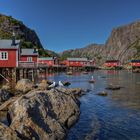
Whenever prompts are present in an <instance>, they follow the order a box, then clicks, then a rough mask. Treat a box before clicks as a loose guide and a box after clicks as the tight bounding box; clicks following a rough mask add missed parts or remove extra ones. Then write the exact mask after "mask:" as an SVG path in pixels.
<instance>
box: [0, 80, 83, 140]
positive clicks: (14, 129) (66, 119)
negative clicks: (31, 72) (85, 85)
mask: <svg viewBox="0 0 140 140" xmlns="http://www.w3.org/2000/svg"><path fill="white" fill-rule="evenodd" d="M47 85H48V84H47V81H45V80H44V81H43V82H42V83H40V84H39V85H38V86H37V87H36V86H34V85H33V84H32V83H31V82H30V81H29V80H27V79H22V80H20V81H19V82H18V83H17V85H16V88H15V92H14V93H11V92H10V91H9V88H8V86H5V87H3V89H1V91H0V99H1V100H0V104H1V106H0V113H1V112H3V111H5V112H6V119H7V122H8V123H7V124H4V123H3V122H0V139H1V140H5V139H6V140H12V139H13V140H25V139H26V140H63V139H65V138H66V135H67V132H68V129H69V128H70V127H71V126H72V125H74V124H75V123H76V121H77V120H78V118H79V115H80V108H79V107H80V102H79V100H78V97H79V96H81V95H83V93H84V91H83V90H82V89H79V88H76V89H71V88H69V89H68V88H63V87H56V88H53V89H49V90H48V89H47Z"/></svg>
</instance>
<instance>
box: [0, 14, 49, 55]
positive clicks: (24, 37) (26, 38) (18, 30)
mask: <svg viewBox="0 0 140 140" xmlns="http://www.w3.org/2000/svg"><path fill="white" fill-rule="evenodd" d="M13 31H14V32H15V34H16V39H20V40H21V47H22V48H34V47H36V48H38V50H39V54H40V55H41V56H51V54H48V51H46V50H44V48H43V46H42V44H41V42H40V40H39V37H38V36H37V34H36V32H35V31H34V30H32V29H30V28H28V27H27V26H26V25H24V24H23V22H22V21H19V20H16V19H14V18H13V17H11V16H5V15H2V14H0V39H11V37H12V33H13Z"/></svg>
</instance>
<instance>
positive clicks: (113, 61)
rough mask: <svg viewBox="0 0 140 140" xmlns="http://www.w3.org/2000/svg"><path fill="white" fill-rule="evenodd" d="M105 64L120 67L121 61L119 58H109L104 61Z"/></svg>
mask: <svg viewBox="0 0 140 140" xmlns="http://www.w3.org/2000/svg"><path fill="white" fill-rule="evenodd" d="M104 66H106V67H119V66H120V61H119V60H107V61H106V62H105V63H104Z"/></svg>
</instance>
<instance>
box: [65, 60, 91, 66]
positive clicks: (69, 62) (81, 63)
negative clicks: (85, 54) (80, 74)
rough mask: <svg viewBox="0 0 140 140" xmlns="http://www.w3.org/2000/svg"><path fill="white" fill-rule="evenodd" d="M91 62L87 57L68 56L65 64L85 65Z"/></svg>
mask: <svg viewBox="0 0 140 140" xmlns="http://www.w3.org/2000/svg"><path fill="white" fill-rule="evenodd" d="M89 64H90V62H89V61H88V59H87V58H67V60H65V65H66V66H68V67H84V66H87V65H89Z"/></svg>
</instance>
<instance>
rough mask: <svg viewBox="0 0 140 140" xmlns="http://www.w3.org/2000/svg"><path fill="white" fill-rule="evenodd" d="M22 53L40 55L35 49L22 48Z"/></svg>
mask: <svg viewBox="0 0 140 140" xmlns="http://www.w3.org/2000/svg"><path fill="white" fill-rule="evenodd" d="M21 55H34V56H36V55H38V52H37V51H35V50H34V49H21Z"/></svg>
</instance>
